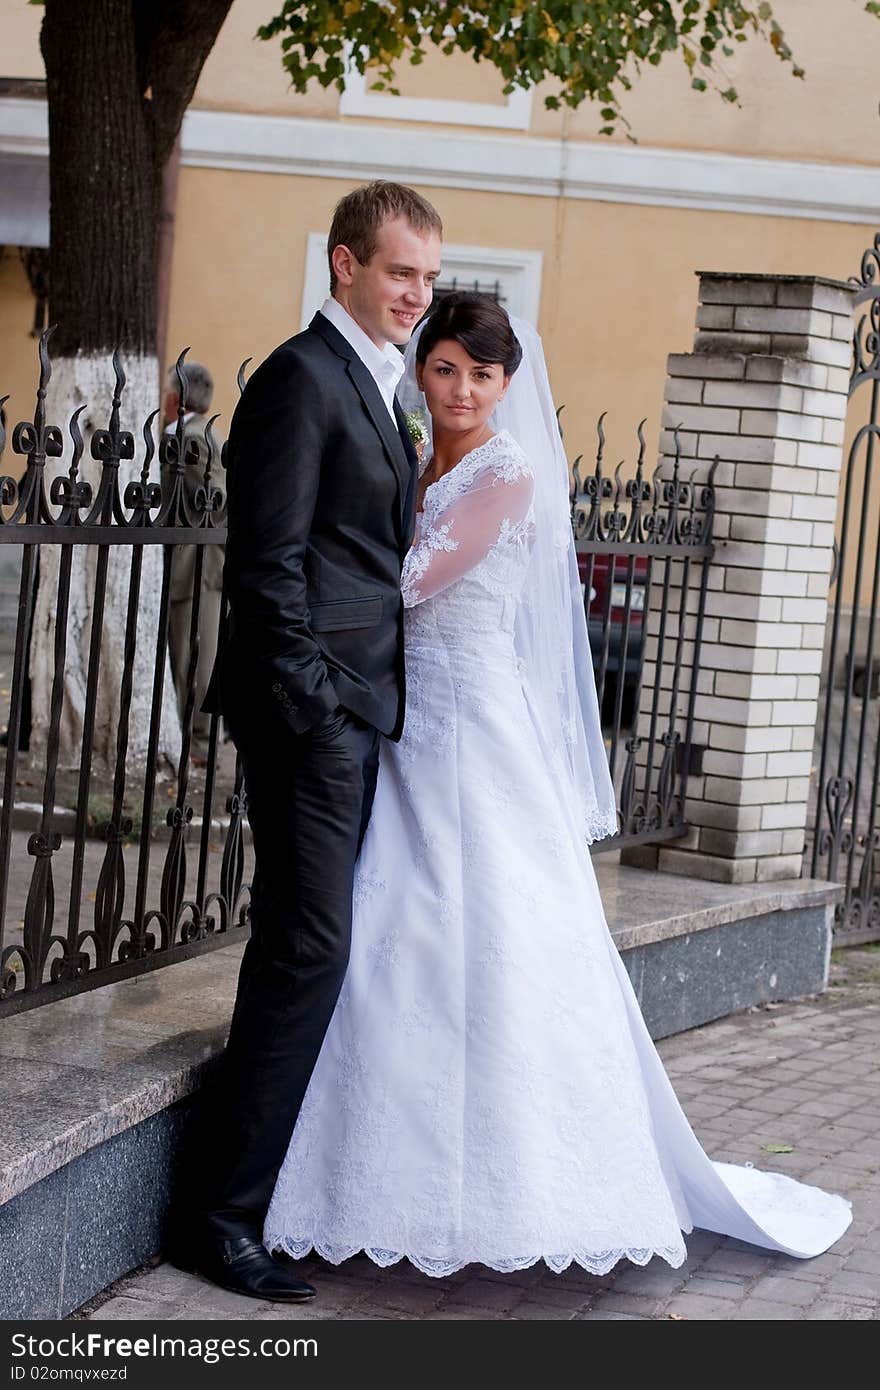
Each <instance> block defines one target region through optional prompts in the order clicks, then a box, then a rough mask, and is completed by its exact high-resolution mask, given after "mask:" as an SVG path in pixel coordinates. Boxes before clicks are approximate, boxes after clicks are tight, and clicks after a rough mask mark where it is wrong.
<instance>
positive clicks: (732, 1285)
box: [685, 1272, 749, 1303]
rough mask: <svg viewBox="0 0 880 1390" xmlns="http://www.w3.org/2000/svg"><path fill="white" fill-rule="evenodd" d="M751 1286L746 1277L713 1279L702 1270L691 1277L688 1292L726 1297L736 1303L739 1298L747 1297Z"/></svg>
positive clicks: (710, 1296) (703, 1295)
mask: <svg viewBox="0 0 880 1390" xmlns="http://www.w3.org/2000/svg"><path fill="white" fill-rule="evenodd" d="M748 1288H749V1281H748V1280H746V1279H745V1278H743V1279H742V1281H741V1282H740V1281H737V1280H736V1279H720V1278H716V1279H712V1278H711V1277H708V1276H706V1275H704V1274H703V1273H702V1272H700V1273H699V1274H695V1275H694V1277H693V1279H689V1280H688V1282H687V1285H686V1290H685V1291H686V1292H687V1293H688V1294H689V1295H690V1294H699V1295H700V1296H701V1297H705V1298H726V1299H729V1300H730V1302H731V1303H736V1302H737V1300H738V1299H740V1298H745V1296H746V1294H747V1292H748Z"/></svg>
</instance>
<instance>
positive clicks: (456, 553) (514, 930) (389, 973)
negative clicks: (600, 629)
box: [264, 432, 851, 1275]
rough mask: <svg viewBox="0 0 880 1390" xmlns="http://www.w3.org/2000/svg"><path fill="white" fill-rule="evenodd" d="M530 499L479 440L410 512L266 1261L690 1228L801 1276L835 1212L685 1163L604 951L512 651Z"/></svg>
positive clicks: (577, 839) (443, 1252)
mask: <svg viewBox="0 0 880 1390" xmlns="http://www.w3.org/2000/svg"><path fill="white" fill-rule="evenodd" d="M531 496H532V475H531V468H530V466H529V463H528V461H527V460H526V458H525V456H524V455H523V453H522V452H521V450H520V449H519V447H518V445H517V444H516V442H515V441H514V439H513V438H512V437H511V436H510V435H509V434H506V433H503V432H502V433H499V434H497V435H495V436H494V437H493V438H492V439H491V440H490V441H489V442H488V443H487V444H484V445H483V446H482V447H480V448H478V449H475V450H474V451H473V452H472V453H470V454H468V455H466V456H465V458H463V459H462V460H461V462H460V463H459V464H458V466H457V467H456V468H455V469H453V470H452V472H450V473H448V474H446V475H445V476H444V477H441V478H440V479H439V480H438V481H437V482H436V483H434V484H433V485H432V486H431V487H430V488H429V489H428V490H427V492H426V495H425V501H424V512H423V514H422V515H421V517H420V521H419V526H418V529H417V533H416V539H415V542H414V545H413V549H412V550H411V551H410V554H409V556H408V557H407V561H406V565H405V568H404V575H403V592H404V602H405V604H406V609H407V611H406V628H405V632H406V663H407V686H408V695H407V713H406V726H405V730H404V735H403V738H402V739H401V741H400V743H399V744H397V745H395V744H391V743H387V742H383V745H382V751H381V764H380V772H379V780H378V786H377V791H376V799H375V804H374V809H373V813H372V818H371V821H370V824H369V828H368V831H367V835H366V838H365V841H364V845H363V849H362V853H361V856H360V860H359V864H358V870H357V877H356V888H355V900H354V925H353V939H352V953H351V961H350V965H349V968H348V973H347V976H346V979H345V982H344V984H343V988H342V993H341V995H340V998H339V1003H338V1006H337V1008H336V1011H335V1013H334V1016H333V1019H332V1021H331V1024H330V1028H329V1031H328V1033H327V1037H326V1040H325V1042H324V1046H323V1049H322V1051H321V1054H320V1057H319V1059H318V1063H317V1067H316V1070H315V1072H314V1075H313V1078H312V1081H311V1084H310V1086H309V1089H308V1092H307V1095H306V1098H305V1102H304V1105H303V1108H302V1111H301V1114H300V1117H299V1120H298V1123H297V1125H296V1129H295V1131H294V1134H293V1138H292V1140H291V1144H290V1148H289V1150H288V1153H287V1157H286V1159H285V1162H284V1165H283V1167H282V1170H281V1173H280V1176H279V1179H278V1183H277V1186H276V1188H275V1193H274V1196H273V1199H272V1203H271V1206H270V1209H269V1212H268V1216H267V1219H266V1225H265V1231H264V1242H265V1244H266V1246H267V1248H268V1249H270V1250H271V1249H284V1250H286V1251H287V1252H288V1253H289V1254H291V1255H293V1256H294V1257H301V1256H303V1255H305V1254H306V1253H307V1252H308V1251H310V1250H315V1251H317V1252H318V1253H319V1254H320V1255H322V1256H323V1257H324V1258H325V1259H328V1260H330V1261H332V1262H334V1263H337V1262H339V1261H341V1260H344V1259H347V1258H348V1257H350V1256H351V1255H353V1254H355V1253H356V1252H358V1251H366V1253H367V1254H368V1255H369V1256H370V1257H371V1259H373V1260H374V1261H376V1262H377V1263H378V1264H381V1265H386V1264H390V1263H392V1262H394V1261H396V1260H399V1259H401V1258H402V1257H404V1256H405V1257H406V1258H407V1259H409V1260H410V1261H412V1263H413V1264H414V1265H416V1266H417V1267H418V1268H419V1269H421V1270H423V1271H425V1272H426V1273H428V1274H434V1275H446V1274H449V1273H451V1272H452V1271H454V1270H457V1269H459V1268H461V1266H463V1265H465V1264H469V1263H471V1262H475V1263H479V1264H482V1265H487V1266H490V1267H491V1268H493V1269H496V1270H514V1269H521V1268H523V1267H524V1266H527V1265H530V1264H533V1263H534V1262H535V1261H537V1260H540V1259H543V1260H545V1261H546V1263H547V1264H548V1265H549V1266H550V1268H551V1269H554V1270H561V1269H564V1268H565V1267H566V1266H567V1265H568V1264H570V1263H571V1261H573V1260H574V1261H576V1262H577V1263H578V1264H579V1265H582V1266H583V1267H584V1269H586V1270H589V1271H591V1272H593V1273H597V1274H600V1273H604V1272H605V1271H607V1270H608V1269H610V1268H611V1267H612V1265H614V1264H615V1263H616V1262H617V1261H618V1260H620V1259H621V1258H622V1257H626V1258H628V1259H629V1260H631V1261H633V1262H634V1263H636V1264H646V1263H647V1261H648V1260H650V1259H651V1257H652V1256H654V1255H662V1256H663V1258H664V1259H666V1260H668V1261H669V1263H670V1264H672V1265H679V1264H681V1263H682V1261H683V1260H684V1259H685V1256H686V1250H685V1244H684V1240H683V1236H682V1232H687V1231H690V1230H691V1229H692V1228H693V1227H695V1226H697V1227H703V1228H705V1229H708V1230H712V1231H719V1232H724V1233H726V1234H728V1235H731V1236H736V1237H738V1238H739V1239H741V1240H746V1241H750V1242H753V1243H754V1244H756V1245H761V1246H765V1247H767V1248H769V1249H774V1250H780V1251H784V1252H786V1253H788V1254H790V1255H799V1256H809V1255H816V1254H818V1253H819V1252H820V1251H822V1250H825V1249H826V1248H827V1247H828V1246H829V1245H831V1244H832V1243H833V1242H834V1241H835V1240H836V1239H837V1238H838V1237H839V1236H840V1235H841V1234H842V1232H843V1231H844V1230H845V1229H846V1227H847V1226H848V1224H849V1222H850V1219H851V1215H850V1209H849V1204H848V1203H847V1202H846V1201H844V1200H843V1198H841V1197H838V1196H832V1195H829V1194H826V1193H824V1192H821V1191H819V1190H818V1189H816V1188H813V1187H807V1186H805V1185H803V1184H801V1183H797V1182H794V1181H793V1180H792V1179H790V1178H787V1177H784V1176H782V1175H779V1174H772V1173H763V1172H756V1171H755V1170H753V1169H748V1168H738V1167H731V1166H728V1165H726V1164H715V1163H712V1162H711V1161H710V1160H709V1159H708V1158H707V1157H706V1155H705V1154H704V1152H703V1150H702V1149H701V1147H700V1145H699V1143H698V1141H697V1139H696V1137H695V1135H694V1133H693V1131H692V1130H691V1127H690V1125H689V1124H688V1121H687V1119H686V1118H685V1116H684V1114H683V1112H682V1110H681V1108H680V1106H679V1104H678V1101H677V1100H676V1098H675V1094H674V1092H673V1090H672V1087H671V1085H670V1083H669V1081H668V1079H667V1076H666V1073H665V1071H664V1069H663V1066H662V1063H661V1061H660V1059H659V1057H658V1055H657V1052H656V1050H655V1048H654V1045H653V1043H652V1041H651V1039H650V1036H649V1034H648V1032H647V1029H646V1027H645V1024H644V1022H643V1020H642V1017H641V1013H640V1011H639V1008H638V1004H637V1002H636V999H635V995H634V993H633V990H632V987H631V985H630V981H629V977H628V975H627V973H626V970H625V969H624V967H623V964H622V963H621V961H620V958H619V956H618V954H617V951H616V950H615V947H614V945H613V942H612V940H611V937H610V934H609V932H608V928H607V926H606V923H605V917H604V914H603V910H602V903H601V901H600V898H599V893H598V889H597V885H596V879H595V875H594V872H593V866H592V861H591V858H590V854H589V851H588V849H587V848H586V846H585V844H584V837H583V833H582V831H581V830H580V828H579V827H578V826H577V824H576V822H575V821H574V820H573V819H572V817H571V815H570V814H569V813H568V812H567V811H566V809H565V808H564V800H565V798H564V797H560V796H559V795H558V778H557V772H559V773H560V775H562V773H561V771H560V770H559V769H557V768H555V767H554V765H553V762H552V753H550V752H548V746H547V741H546V740H545V738H544V737H543V734H542V730H541V728H540V727H539V725H538V723H537V722H536V719H535V715H534V712H533V708H532V706H531V705H530V701H529V694H528V689H527V688H526V686H525V684H524V682H523V679H522V673H521V671H520V670H519V669H518V666H517V660H516V654H515V651H514V638H513V631H514V617H515V612H516V607H517V600H518V595H520V594H521V593H522V592H523V586H524V585H526V584H527V583H528V565H529V555H530V548H531V544H532V539H533V525H534V522H533V511H532V507H531ZM548 758H549V759H550V761H549V762H548Z"/></svg>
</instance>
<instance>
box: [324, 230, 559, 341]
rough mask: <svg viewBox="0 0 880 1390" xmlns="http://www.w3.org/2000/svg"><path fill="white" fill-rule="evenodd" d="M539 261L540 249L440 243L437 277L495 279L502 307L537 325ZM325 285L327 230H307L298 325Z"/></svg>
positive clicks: (487, 281) (465, 283)
mask: <svg viewBox="0 0 880 1390" xmlns="http://www.w3.org/2000/svg"><path fill="white" fill-rule="evenodd" d="M543 261H544V257H543V255H542V253H541V252H540V251H522V250H516V249H512V248H508V247H497V246H463V245H455V244H453V243H449V242H444V243H443V262H442V265H443V269H442V272H441V275H440V280H441V282H442V283H446V282H447V281H449V280H451V279H452V278H453V276H454V277H455V278H456V279H457V280H458V282H459V285H460V287H461V288H462V289H467V288H468V287H469V285H472V284H473V282H474V281H475V280H478V281H479V282H480V284H481V285H484V284H491V285H494V284H495V281H496V280H497V281H498V283H499V285H500V287H501V293H502V295H503V297H504V307H505V309H507V310H509V312H510V313H511V314H516V315H518V317H519V318H523V319H526V320H527V321H528V322H529V323H533V324H535V325H537V322H538V314H539V312H540V307H541V273H542V269H543ZM328 286H329V276H328V271H327V233H326V232H309V239H308V245H307V248H306V265H305V274H304V275H303V288H302V312H301V314H300V327H301V328H306V327H307V326H308V324H309V323H310V322H311V320H312V316H313V314H315V312H316V311H317V310H318V309H320V307H321V305H322V304H323V303H324V300H325V299H326V298H327V295H328V293H329V288H328Z"/></svg>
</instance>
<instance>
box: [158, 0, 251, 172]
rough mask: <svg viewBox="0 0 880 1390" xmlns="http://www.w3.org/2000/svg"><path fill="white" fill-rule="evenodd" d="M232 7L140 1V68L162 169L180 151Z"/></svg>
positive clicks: (219, 2) (202, 0)
mask: <svg viewBox="0 0 880 1390" xmlns="http://www.w3.org/2000/svg"><path fill="white" fill-rule="evenodd" d="M231 5H232V0H160V3H154V0H136V4H135V14H136V22H137V25H138V37H139V40H140V43H139V57H140V66H141V71H142V75H143V84H144V92H145V93H146V92H150V94H151V96H152V102H151V106H152V124H153V141H154V153H155V161H156V167H157V168H162V167H163V166H164V164H165V161H166V160H167V159H168V156H169V155H170V154H171V151H172V149H173V148H174V142H175V140H176V139H177V134H178V131H179V130H180V126H181V122H182V121H183V116H184V112H185V111H186V108H187V107H188V106H189V104H190V102H191V101H192V97H193V93H194V92H195V89H196V83H197V82H198V80H199V75H200V73H201V71H202V68H203V67H204V65H205V60H206V59H207V57H208V54H209V53H210V52H211V49H212V48H213V47H214V44H215V42H216V39H217V35H218V34H219V32H220V30H221V28H222V27H223V21H224V20H225V19H226V16H227V14H228V13H229V10H230V8H231ZM141 44H142V45H143V46H142V47H141Z"/></svg>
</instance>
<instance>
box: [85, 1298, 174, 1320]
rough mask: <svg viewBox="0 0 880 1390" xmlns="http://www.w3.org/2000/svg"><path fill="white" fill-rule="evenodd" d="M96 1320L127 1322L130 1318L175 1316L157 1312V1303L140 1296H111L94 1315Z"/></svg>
mask: <svg viewBox="0 0 880 1390" xmlns="http://www.w3.org/2000/svg"><path fill="white" fill-rule="evenodd" d="M93 1316H94V1321H95V1322H111V1321H112V1322H117V1321H119V1322H125V1321H128V1320H130V1319H132V1320H134V1319H136V1320H138V1321H140V1320H142V1319H145V1318H157V1317H159V1318H165V1317H168V1316H173V1314H169V1313H167V1312H164V1311H163V1312H160V1313H157V1312H156V1304H155V1303H153V1302H151V1303H147V1302H145V1301H142V1300H141V1299H140V1298H139V1297H137V1296H135V1297H133V1298H126V1297H124V1296H120V1297H119V1298H111V1299H109V1300H108V1302H107V1303H104V1304H102V1306H101V1308H100V1309H99V1311H98V1312H97V1313H95V1314H94V1315H93Z"/></svg>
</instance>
